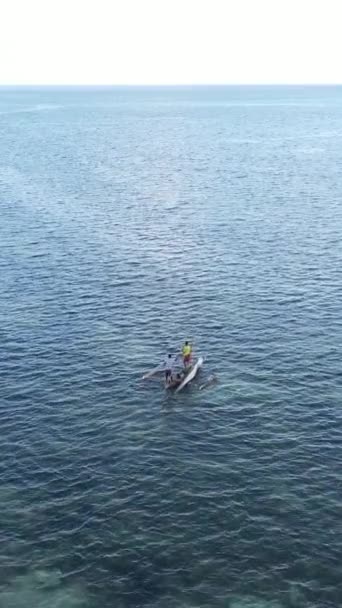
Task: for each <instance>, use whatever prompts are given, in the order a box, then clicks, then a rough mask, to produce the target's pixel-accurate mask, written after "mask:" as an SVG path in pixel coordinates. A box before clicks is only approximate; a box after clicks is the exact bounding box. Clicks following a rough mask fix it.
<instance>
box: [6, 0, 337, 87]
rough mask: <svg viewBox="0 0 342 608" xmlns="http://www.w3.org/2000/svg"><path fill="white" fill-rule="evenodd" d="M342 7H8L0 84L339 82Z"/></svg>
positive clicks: (181, 2)
mask: <svg viewBox="0 0 342 608" xmlns="http://www.w3.org/2000/svg"><path fill="white" fill-rule="evenodd" d="M341 24H342V0H1V5H0V84H2V85H19V84H28V85H34V84H43V85H49V84H65V85H68V84H70V85H72V84H73V85H77V84H94V85H96V84H97V85H99V84H108V85H114V84H138V85H139V84H156V85H164V84H255V83H258V84H281V83H294V84H301V83H303V84H306V83H341V82H342V34H341Z"/></svg>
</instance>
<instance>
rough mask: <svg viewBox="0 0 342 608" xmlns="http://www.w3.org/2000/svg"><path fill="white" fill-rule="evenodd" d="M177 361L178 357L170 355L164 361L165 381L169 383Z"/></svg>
mask: <svg viewBox="0 0 342 608" xmlns="http://www.w3.org/2000/svg"><path fill="white" fill-rule="evenodd" d="M176 361H177V357H175V356H174V355H171V353H169V354H168V355H167V357H166V359H165V361H164V369H165V380H166V381H167V382H168V381H169V379H170V378H171V375H172V370H173V368H174V365H175V363H176Z"/></svg>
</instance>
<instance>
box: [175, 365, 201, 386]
mask: <svg viewBox="0 0 342 608" xmlns="http://www.w3.org/2000/svg"><path fill="white" fill-rule="evenodd" d="M203 362H204V359H203V357H199V358H198V359H197V361H196V363H195V365H194V366H193V368H192V370H191V372H189V373H188V374H187V375H186V376H185V378H184V380H183V382H182V383H181V384H180V385H179V386H178V388H177V389H176V393H179V392H180V391H181V390H183V388H184V387H185V386H186V385H187V384H189V382H191V380H193V379H194V378H195V376H196V375H197V372H198V370H199V369H200V368H201V367H202V365H203Z"/></svg>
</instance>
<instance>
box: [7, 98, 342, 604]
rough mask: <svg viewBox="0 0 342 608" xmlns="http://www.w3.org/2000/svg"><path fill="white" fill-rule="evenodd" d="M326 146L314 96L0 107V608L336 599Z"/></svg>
mask: <svg viewBox="0 0 342 608" xmlns="http://www.w3.org/2000/svg"><path fill="white" fill-rule="evenodd" d="M341 144H342V88H336V87H327V88H324V87H311V88H310V87H306V88H304V87H303V88H301V87H293V88H291V87H280V88H271V87H260V88H255V87H242V88H239V87H231V88H230V87H227V88H224V87H221V88H220V87H216V88H215V87H214V88H209V89H208V88H205V87H199V88H195V89H191V88H178V89H173V88H166V89H158V88H151V89H139V88H136V89H134V88H133V89H125V88H118V89H73V90H72V89H50V90H49V89H45V90H39V89H31V90H29V89H22V90H11V89H2V90H0V152H1V154H0V205H1V223H0V272H1V292H0V335H1V349H0V385H1V391H0V394H1V397H0V399H1V405H0V423H1V443H0V455H1V458H0V482H1V485H0V497H1V519H0V546H1V550H0V607H1V608H24V607H25V608H31V607H32V608H43V607H44V608H45V607H46V606H49V608H54V607H56V608H57V607H58V608H61V606H63V608H74V607H76V606H77V607H82V608H83V607H85V608H87V607H89V608H107V607H108V608H110V607H112V606H119V607H120V608H123V607H126V606H128V607H133V606H139V607H140V606H141V607H142V608H145V607H146V608H152V607H153V608H178V607H180V608H182V607H183V608H184V607H190V608H191V607H193V608H194V607H197V608H202V607H204V608H209V607H213V608H216V607H217V608H221V607H222V608H242V607H244V608H256V607H257V608H260V607H263V608H294V607H299V608H301V607H303V608H314V607H317V608H338V607H339V606H341V605H342V586H341V580H342V576H341V558H342V537H341V536H342V528H341V501H342V487H341V486H342V484H341V481H342V473H341V471H342V468H341V465H342V447H341V440H342V424H341V423H342V415H341V402H342V374H341V342H342V318H341V295H342V273H341V268H342V265H341V262H342V239H341V236H342V235H341V227H342V204H341V200H342V182H341V170H342V162H341V149H342V148H341ZM188 337H189V338H190V339H192V340H194V343H195V347H196V351H197V352H198V353H200V354H203V355H204V356H205V358H206V362H205V365H204V367H203V370H202V372H201V374H200V377H199V378H198V381H197V383H194V384H193V385H192V386H191V387H189V388H188V389H187V390H185V391H184V392H183V393H180V394H179V395H177V396H175V395H170V394H165V391H164V390H163V388H162V386H161V385H160V384H159V382H158V381H155V380H154V381H149V382H142V381H141V376H142V374H143V373H144V372H145V371H147V370H149V369H150V368H152V367H154V366H155V365H156V364H157V363H158V362H159V360H160V358H161V357H163V356H164V354H165V352H166V350H168V349H172V350H177V348H179V347H180V346H181V344H182V341H183V339H184V338H188ZM211 373H215V374H216V375H217V379H218V382H217V384H215V385H213V386H211V387H209V388H208V389H206V390H203V391H199V385H200V384H202V383H203V382H205V380H206V378H207V377H208V376H209V374H211Z"/></svg>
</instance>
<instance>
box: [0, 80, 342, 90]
mask: <svg viewBox="0 0 342 608" xmlns="http://www.w3.org/2000/svg"><path fill="white" fill-rule="evenodd" d="M338 86H342V82H226V83H224V82H222V83H220V82H217V83H207V82H196V83H163V84H158V83H144V84H142V83H117V84H109V83H107V84H101V83H97V84H96V83H78V84H71V83H68V84H66V83H49V84H43V83H34V84H22V83H16V84H1V83H0V88H1V89H4V88H7V89H10V88H11V89H14V88H53V87H55V88H85V87H87V88H96V87H98V88H130V87H132V88H133V87H134V88H143V87H146V88H149V87H150V88H152V87H154V88H156V87H157V88H170V87H178V88H179V87H186V88H190V87H208V88H209V87H338Z"/></svg>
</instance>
